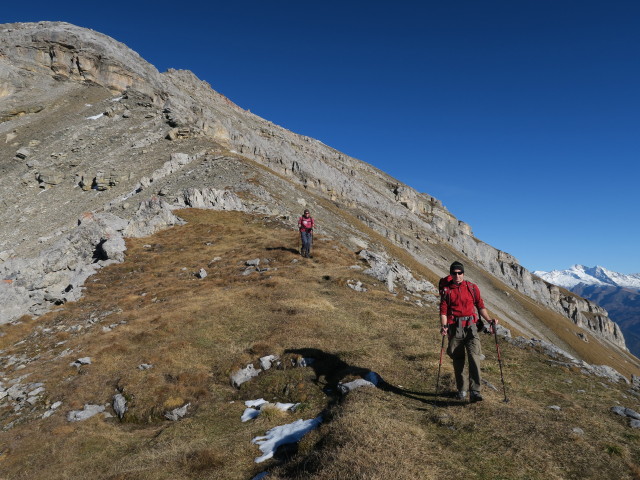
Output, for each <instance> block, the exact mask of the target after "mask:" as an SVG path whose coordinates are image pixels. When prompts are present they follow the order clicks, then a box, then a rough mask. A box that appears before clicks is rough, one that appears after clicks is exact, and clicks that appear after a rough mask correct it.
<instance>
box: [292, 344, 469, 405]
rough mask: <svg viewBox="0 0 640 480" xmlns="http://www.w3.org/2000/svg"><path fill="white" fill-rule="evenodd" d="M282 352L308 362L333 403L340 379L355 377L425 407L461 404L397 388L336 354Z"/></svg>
mask: <svg viewBox="0 0 640 480" xmlns="http://www.w3.org/2000/svg"><path fill="white" fill-rule="evenodd" d="M285 353H289V354H293V355H300V356H301V357H303V358H305V359H312V361H311V362H309V364H308V366H309V368H311V369H312V370H313V372H314V373H315V376H316V378H315V379H314V381H315V383H316V384H318V385H323V383H324V387H323V391H324V392H325V394H327V396H329V397H330V398H332V400H334V401H336V400H338V399H339V398H340V396H341V393H340V392H341V391H340V389H339V388H338V384H339V383H342V380H344V379H345V378H346V377H347V376H359V377H361V378H364V379H368V378H377V382H376V387H377V388H379V389H380V390H384V391H386V392H391V393H394V394H396V395H402V396H404V397H407V398H411V399H413V400H417V401H418V402H421V403H424V404H427V405H433V406H435V407H446V406H454V405H457V406H460V405H463V404H462V403H461V402H460V401H458V400H455V399H453V398H451V397H452V396H453V394H452V393H450V392H448V393H444V392H439V393H438V395H436V393H435V392H419V391H413V390H407V389H404V388H400V387H397V386H395V385H392V384H391V383H389V382H387V381H386V380H384V379H383V378H382V377H381V376H380V375H379V374H378V373H377V372H373V371H372V370H371V369H368V368H364V367H358V366H354V365H349V364H348V363H347V362H345V361H344V360H342V359H341V358H340V357H339V356H338V355H335V354H333V353H328V352H325V351H323V350H320V349H318V348H296V349H287V350H285Z"/></svg>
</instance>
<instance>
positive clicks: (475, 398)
mask: <svg viewBox="0 0 640 480" xmlns="http://www.w3.org/2000/svg"><path fill="white" fill-rule="evenodd" d="M482 400H484V398H482V395H480V392H473V391H472V392H471V396H470V397H469V401H470V402H471V403H474V402H481V401H482Z"/></svg>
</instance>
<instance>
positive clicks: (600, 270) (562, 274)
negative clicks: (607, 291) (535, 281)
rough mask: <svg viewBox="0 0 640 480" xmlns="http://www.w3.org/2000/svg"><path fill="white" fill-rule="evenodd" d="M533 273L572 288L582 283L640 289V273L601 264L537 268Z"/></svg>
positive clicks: (548, 280) (561, 285)
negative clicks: (551, 268)
mask: <svg viewBox="0 0 640 480" xmlns="http://www.w3.org/2000/svg"><path fill="white" fill-rule="evenodd" d="M533 273H534V274H535V275H537V276H538V277H540V278H542V279H543V280H546V281H547V282H549V283H553V284H554V285H558V286H560V287H564V288H567V289H572V288H574V287H575V286H576V285H579V284H581V283H582V284H585V285H600V286H611V287H622V288H634V289H640V273H632V274H630V275H626V274H624V273H618V272H613V271H611V270H607V269H606V268H604V267H600V266H595V267H585V266H584V265H574V266H572V267H571V268H569V269H567V270H553V271H551V272H544V271H541V270H536V271H535V272H533Z"/></svg>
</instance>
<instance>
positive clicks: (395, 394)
mask: <svg viewBox="0 0 640 480" xmlns="http://www.w3.org/2000/svg"><path fill="white" fill-rule="evenodd" d="M181 215H182V216H183V217H184V218H185V219H187V220H188V222H189V223H188V224H187V225H184V226H181V227H176V228H173V229H170V230H167V231H164V232H161V233H158V234H156V235H154V236H153V237H149V238H145V239H138V240H131V241H129V242H128V251H127V260H126V261H125V262H124V263H122V264H119V265H113V266H110V267H108V268H106V269H104V270H103V271H101V272H100V273H99V274H98V275H97V276H96V277H95V278H94V279H91V280H90V281H89V282H88V285H87V291H86V295H85V297H84V298H83V299H82V300H81V301H79V302H76V303H74V304H68V305H65V306H64V308H62V309H60V310H59V311H56V312H52V313H50V314H48V315H46V316H44V317H42V318H40V319H38V320H27V319H24V321H23V322H22V323H21V324H19V325H15V326H6V327H4V328H3V332H4V333H6V335H5V336H4V337H2V338H0V342H2V343H1V345H2V348H3V349H4V350H5V351H4V353H3V355H7V356H8V355H25V356H26V357H28V358H32V359H34V360H33V361H32V362H30V363H29V364H28V365H27V366H26V367H25V368H23V369H22V370H19V371H12V370H10V369H7V370H6V371H5V376H7V377H11V378H17V377H18V376H21V375H25V374H29V375H30V376H29V377H28V378H29V380H28V381H30V382H37V381H43V382H45V384H46V401H47V402H48V403H52V402H55V401H62V402H63V406H62V407H61V408H60V410H59V411H58V412H57V413H56V414H54V415H53V416H51V417H50V418H48V419H39V417H40V416H41V415H42V413H43V411H44V408H45V407H46V405H36V406H35V407H34V408H33V411H30V409H24V411H23V412H21V415H20V416H17V415H16V413H15V412H13V411H12V410H11V409H8V408H4V409H3V410H1V411H0V423H1V424H2V425H6V424H7V423H9V422H11V421H16V423H15V426H14V427H13V428H12V429H10V430H7V431H4V432H2V433H0V472H2V473H1V474H0V478H7V479H22V478H24V479H27V478H28V479H44V478H46V479H47V480H54V479H76V478H78V479H80V478H96V479H183V478H184V479H190V478H193V479H247V478H252V476H253V475H255V474H257V473H258V472H260V471H262V470H264V469H269V470H270V477H268V478H283V479H284V478H301V479H302V478H305V479H350V478H351V479H382V478H388V477H393V478H395V479H415V478H426V479H429V478H434V479H436V478H485V479H498V478H503V479H513V478H531V479H537V478H540V479H543V478H544V479H548V478H558V479H560V478H562V479H565V478H619V479H632V478H638V467H637V463H638V461H637V459H638V458H639V457H640V434H638V433H637V432H636V431H634V430H632V429H630V428H629V427H628V425H627V423H626V421H625V420H624V419H622V418H621V417H618V416H615V415H613V414H611V413H610V412H609V408H610V407H611V406H612V405H615V404H623V405H624V406H627V407H630V408H634V409H636V410H640V402H639V400H638V398H637V397H633V396H632V395H631V394H629V393H628V392H627V388H626V387H624V386H622V385H612V384H606V383H601V382H600V380H599V379H597V378H593V377H587V376H584V375H583V374H582V373H580V372H578V371H574V370H570V369H566V368H563V367H558V366H556V365H554V364H551V363H550V362H549V361H548V360H547V359H546V358H545V357H543V356H541V355H539V354H537V353H536V352H531V351H529V350H521V349H518V348H515V347H511V346H510V345H508V344H503V345H502V356H503V361H504V371H505V372H504V373H505V379H506V382H507V384H506V388H507V392H508V395H509V397H510V399H511V402H510V403H507V404H505V403H502V402H501V400H502V391H501V390H500V391H498V392H494V391H493V390H491V389H487V390H486V392H485V393H486V395H485V397H486V400H485V401H484V402H482V403H481V404H474V405H471V406H463V405H460V404H459V403H457V402H455V401H453V400H451V399H450V398H448V397H446V396H441V397H440V399H439V400H438V401H436V398H435V397H434V390H435V379H436V373H437V369H438V360H439V350H440V337H439V336H438V332H437V312H436V308H435V306H430V307H426V308H419V307H417V306H416V305H415V304H413V303H410V302H405V301H404V300H403V295H402V294H400V295H397V296H394V295H391V294H389V293H388V292H387V291H386V289H385V288H384V285H378V282H376V281H375V280H373V279H372V278H371V277H367V276H365V275H363V274H362V273H359V272H358V271H355V270H353V269H350V268H349V267H350V266H351V265H353V264H356V263H358V262H359V260H358V258H357V256H356V255H355V254H354V253H353V252H350V251H348V250H346V249H344V248H343V247H341V246H339V245H337V244H334V243H332V242H330V241H324V240H322V239H320V238H319V239H318V241H317V242H316V244H315V250H314V252H313V253H314V258H313V259H302V258H301V257H299V256H298V255H296V254H295V252H294V249H295V248H296V245H297V237H296V233H295V232H292V231H291V230H287V229H284V228H283V226H282V225H281V224H279V223H278V222H277V221H275V220H272V219H263V218H261V217H252V216H247V215H243V214H240V213H225V212H210V211H197V210H186V211H183V212H181ZM216 257H220V258H221V259H220V260H215V261H214V259H215V258H216ZM252 258H261V259H263V260H264V259H268V260H269V263H268V264H267V265H265V266H267V267H269V268H270V270H268V271H265V272H261V273H258V272H254V273H252V274H251V275H247V276H243V275H242V274H241V273H242V272H243V270H244V269H245V265H244V261H245V260H249V259H252ZM405 260H406V261H407V263H409V261H410V258H403V261H405ZM263 264H264V262H262V263H261V266H262V265H263ZM410 266H411V267H412V268H414V267H415V265H414V264H410ZM200 268H205V269H206V270H207V272H208V276H207V277H206V278H204V279H198V278H196V277H195V275H194V273H195V272H197V271H198V270H199V269H200ZM415 268H417V267H415ZM419 274H420V275H425V276H427V275H429V272H426V271H424V270H421V271H420V272H419ZM349 279H355V280H360V281H362V282H363V283H364V284H365V285H366V286H367V288H368V289H369V291H368V292H366V293H358V292H355V291H353V290H351V289H350V288H348V287H347V286H346V282H347V280H349ZM107 313H108V314H107ZM110 325H113V328H111V330H110V331H103V327H106V326H110ZM77 326H81V327H82V328H77ZM71 327H74V328H73V329H71ZM42 328H47V329H50V330H49V331H48V333H47V334H44V333H43V332H42ZM23 339H24V340H25V341H24V342H23V343H20V344H17V342H18V341H20V340H23ZM60 342H65V343H60ZM483 344H484V353H485V354H486V356H487V360H486V361H485V364H484V372H485V377H486V379H487V380H489V381H490V382H491V383H493V384H494V385H495V386H496V387H498V388H499V389H501V383H500V373H499V370H498V364H497V359H496V352H495V344H494V343H493V338H492V337H484V338H483ZM65 350H66V351H69V352H72V353H70V354H68V355H66V356H62V357H61V356H60V354H61V353H62V352H64V351H65ZM267 354H278V355H281V357H282V358H283V365H284V367H285V368H282V369H272V370H269V371H268V372H265V373H262V374H261V375H260V376H258V377H256V378H255V379H253V380H252V381H250V382H247V383H245V384H243V385H242V386H241V388H240V389H238V390H236V389H234V388H233V387H231V385H230V383H229V375H230V373H231V372H233V371H234V370H235V369H237V368H239V367H243V366H245V365H246V364H247V363H249V362H254V363H255V362H256V361H257V360H258V358H259V357H261V356H264V355H267ZM84 356H89V357H91V359H92V363H91V365H86V366H82V367H80V368H76V367H72V366H70V365H69V363H70V362H71V361H72V360H74V359H75V358H78V357H84ZM300 356H304V357H308V356H313V357H315V358H316V363H315V364H313V366H312V367H310V368H292V367H291V360H292V359H296V358H299V357H300ZM36 357H37V358H36ZM142 363H147V364H152V365H153V368H151V369H148V370H140V369H138V365H140V364H142ZM256 365H257V363H256ZM369 371H375V372H377V373H378V374H380V375H381V376H382V377H383V379H384V380H385V381H386V382H387V383H386V384H383V385H382V388H379V389H372V388H369V389H361V390H358V391H355V392H352V393H351V394H349V395H348V396H346V397H345V398H341V397H340V396H339V395H337V393H336V389H335V386H336V383H337V382H339V381H348V380H351V379H354V378H359V377H360V376H362V375H364V374H366V373H367V372H369ZM453 386H454V382H453V375H452V368H451V365H450V361H449V360H448V359H445V361H444V363H443V366H442V376H441V391H442V392H449V391H451V390H452V389H453ZM117 392H122V393H123V394H124V395H125V397H126V398H127V399H128V402H129V411H128V412H127V413H126V414H125V417H124V419H123V420H122V421H120V420H118V419H116V418H110V419H104V418H101V417H94V418H92V419H89V420H87V421H84V422H80V423H68V422H67V421H66V419H65V418H64V415H65V414H66V412H68V411H69V410H72V409H78V408H82V406H83V405H84V404H86V403H97V404H104V403H108V402H110V401H111V398H112V397H113V395H114V394H115V393H117ZM261 397H262V398H264V399H266V400H268V401H269V402H277V401H280V402H296V403H297V402H301V406H300V408H299V410H298V411H297V412H296V413H291V412H287V413H282V412H279V411H277V412H275V411H271V410H269V409H267V413H266V414H265V415H261V416H260V417H258V418H257V419H256V420H254V421H250V422H247V423H241V422H240V416H241V414H242V412H243V410H244V403H243V402H244V401H245V400H249V399H256V398H261ZM186 403H190V408H189V414H188V415H187V417H186V418H184V419H182V420H181V421H178V422H169V421H167V420H165V419H164V418H163V414H164V412H165V411H167V410H170V409H173V408H176V407H180V406H182V405H184V404H186ZM552 404H556V405H559V406H560V407H561V408H562V409H561V410H560V411H559V412H556V411H554V410H550V409H549V408H548V406H549V405H552ZM321 413H322V414H323V416H324V419H325V421H324V422H323V424H322V425H321V427H320V428H319V429H318V430H316V431H314V432H312V433H310V434H309V435H307V436H306V437H305V438H304V439H303V441H302V442H301V443H300V444H299V446H298V448H297V453H296V452H295V449H293V450H287V451H285V452H281V453H282V455H279V458H278V459H275V460H271V461H269V462H266V463H265V464H261V465H256V464H254V462H253V460H254V459H255V458H256V457H257V456H259V454H260V453H259V451H258V448H257V447H256V446H255V445H253V444H251V443H250V441H251V439H252V438H254V437H256V436H259V435H264V433H265V432H266V431H267V430H268V429H270V428H272V427H274V426H276V425H280V424H283V423H289V422H292V421H294V420H296V419H298V418H304V419H308V418H313V417H315V416H317V415H319V414H321ZM574 427H580V428H582V429H583V430H584V432H585V433H584V435H576V434H573V433H572V429H573V428H574ZM45 439H46V441H45ZM469 459H472V461H469Z"/></svg>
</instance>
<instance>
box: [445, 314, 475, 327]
mask: <svg viewBox="0 0 640 480" xmlns="http://www.w3.org/2000/svg"><path fill="white" fill-rule="evenodd" d="M449 323H453V324H455V325H456V326H460V327H462V328H464V327H468V326H469V325H471V324H472V323H476V317H475V316H474V315H471V316H469V317H453V321H449Z"/></svg>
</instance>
